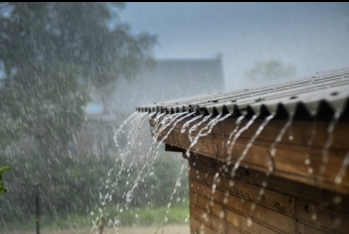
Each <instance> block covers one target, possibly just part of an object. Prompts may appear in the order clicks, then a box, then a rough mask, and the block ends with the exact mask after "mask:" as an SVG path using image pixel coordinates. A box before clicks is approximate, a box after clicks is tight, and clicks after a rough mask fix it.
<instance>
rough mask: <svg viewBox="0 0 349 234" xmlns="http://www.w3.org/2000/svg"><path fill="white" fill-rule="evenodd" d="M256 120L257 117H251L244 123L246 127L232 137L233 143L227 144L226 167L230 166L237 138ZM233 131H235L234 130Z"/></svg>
mask: <svg viewBox="0 0 349 234" xmlns="http://www.w3.org/2000/svg"><path fill="white" fill-rule="evenodd" d="M256 118H257V115H253V116H252V118H251V119H250V121H248V122H247V123H246V125H245V126H244V127H243V128H241V129H240V130H239V131H238V132H237V133H236V135H234V138H233V141H232V142H231V143H230V144H229V146H228V158H227V166H229V165H230V164H231V158H232V151H233V148H234V145H235V142H236V140H237V139H238V138H239V136H240V135H241V133H243V132H244V131H245V130H247V129H248V128H249V127H250V126H251V125H252V123H253V122H254V120H255V119H256ZM234 131H235V130H234Z"/></svg>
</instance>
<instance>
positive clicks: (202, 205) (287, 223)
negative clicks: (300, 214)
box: [195, 190, 295, 233]
mask: <svg viewBox="0 0 349 234" xmlns="http://www.w3.org/2000/svg"><path fill="white" fill-rule="evenodd" d="M199 200H200V202H199ZM213 200H214V203H219V204H220V205H221V206H224V207H225V208H226V210H227V213H228V210H233V211H234V212H236V213H238V214H240V215H243V216H246V217H251V219H252V220H254V221H256V222H258V223H260V224H263V225H265V226H267V227H269V228H270V227H273V228H275V229H277V230H279V231H280V232H284V233H294V232H295V220H294V219H292V218H290V217H288V216H285V215H283V214H280V213H278V212H275V211H273V210H270V209H267V208H265V207H262V206H260V205H256V204H254V203H252V202H249V201H246V200H243V199H241V198H239V197H235V196H233V195H230V196H229V197H228V199H227V202H226V203H224V201H223V200H224V192H223V191H220V190H217V191H216V192H215V194H214V199H213ZM209 202H210V200H209V199H207V198H204V197H202V196H200V195H199V194H198V207H197V208H198V209H200V210H201V211H202V213H200V214H201V215H203V214H205V216H206V217H207V216H209V214H210V213H209V212H206V210H207V206H208V205H209ZM197 215H199V214H195V216H197ZM209 217H211V216H209ZM227 220H228V219H227Z"/></svg>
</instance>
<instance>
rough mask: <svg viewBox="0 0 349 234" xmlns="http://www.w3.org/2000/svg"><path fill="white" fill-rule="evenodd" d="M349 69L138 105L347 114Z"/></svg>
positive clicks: (203, 111) (207, 111)
mask: <svg viewBox="0 0 349 234" xmlns="http://www.w3.org/2000/svg"><path fill="white" fill-rule="evenodd" d="M348 98H349V69H342V70H339V71H335V72H332V74H327V75H322V76H321V77H316V76H313V77H312V78H309V79H302V80H297V81H292V82H287V83H283V84H278V85H271V86H267V87H263V88H256V89H245V90H240V91H232V92H219V93H213V94H204V95H199V96H195V97H190V98H182V99H176V100H170V101H165V102H159V103H152V104H148V105H143V106H139V107H137V108H136V110H137V111H139V112H162V113H163V112H166V113H178V112H195V113H196V115H218V114H223V115H224V114H229V113H230V114H232V115H233V116H240V115H251V116H252V115H258V116H260V117H265V116H267V115H270V114H273V115H274V116H275V117H276V118H287V117H289V116H294V117H295V118H313V117H325V118H326V117H331V118H332V117H333V114H334V113H335V112H339V113H341V114H342V116H348V112H349V107H348Z"/></svg>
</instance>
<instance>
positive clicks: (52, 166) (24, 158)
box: [0, 2, 156, 220]
mask: <svg viewBox="0 0 349 234" xmlns="http://www.w3.org/2000/svg"><path fill="white" fill-rule="evenodd" d="M123 6H124V4H123V3H105V2H103V3H100V2H87V3H69V2H66V3H56V2H36V3H32V2H30V3H26V2H2V3H0V22H1V23H0V32H1V33H0V70H1V73H4V74H5V75H4V77H1V79H0V121H1V126H0V161H3V162H11V166H13V168H14V172H13V173H11V175H8V177H7V178H6V181H8V183H7V184H8V187H9V189H11V191H13V194H12V192H11V196H8V195H7V194H4V196H2V198H0V199H4V200H3V201H0V203H1V204H2V206H1V207H0V213H1V214H0V216H1V218H2V219H3V220H9V219H11V217H17V218H21V219H23V220H25V217H26V215H28V214H31V213H32V202H33V201H34V198H35V196H36V192H35V190H34V189H33V183H34V182H36V181H39V182H41V183H42V184H43V185H42V186H41V187H40V192H41V193H42V195H43V199H44V201H45V203H44V204H43V212H46V213H47V214H50V215H51V214H54V213H55V212H58V211H67V210H70V209H73V210H75V209H76V211H77V212H83V211H86V209H90V206H92V204H93V205H95V204H96V203H98V200H99V189H100V187H101V186H100V185H101V184H102V182H101V179H102V178H105V177H106V174H107V171H108V170H109V168H110V165H114V161H115V159H112V158H110V157H101V158H97V157H96V156H86V157H84V158H83V159H82V158H80V156H78V155H74V154H73V153H72V150H71V144H72V142H73V141H74V134H75V133H76V132H77V131H78V130H79V128H80V127H81V126H82V125H83V123H84V120H85V119H86V116H85V112H84V106H85V105H86V104H87V102H88V101H89V100H90V97H89V90H91V89H92V88H94V89H97V90H99V91H100V92H102V93H103V94H104V95H105V94H106V93H107V91H108V90H111V89H112V88H113V87H114V85H115V81H116V80H117V79H118V78H120V77H127V78H128V77H131V76H132V75H133V74H135V73H137V72H138V70H139V68H140V66H142V65H143V64H147V63H148V62H151V61H152V58H151V49H152V46H153V45H154V43H155V40H156V38H155V37H154V36H152V35H149V34H147V33H143V34H140V35H134V34H132V33H131V32H130V28H129V26H127V25H126V24H124V23H121V22H120V21H118V13H119V10H120V9H122V8H123ZM81 157H83V156H81ZM106 168H108V169H106ZM6 176H7V175H6ZM74 194H79V196H73V195H74ZM80 195H81V196H80Z"/></svg>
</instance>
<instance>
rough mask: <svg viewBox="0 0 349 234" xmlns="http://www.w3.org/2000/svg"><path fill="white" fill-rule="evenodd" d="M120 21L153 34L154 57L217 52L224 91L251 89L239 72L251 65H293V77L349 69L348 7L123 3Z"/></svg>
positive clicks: (346, 5) (178, 56)
mask: <svg viewBox="0 0 349 234" xmlns="http://www.w3.org/2000/svg"><path fill="white" fill-rule="evenodd" d="M120 18H121V20H122V21H125V22H128V23H129V24H130V25H131V28H132V31H133V32H134V33H139V32H141V31H147V32H150V33H153V34H157V35H158V36H159V45H158V46H157V47H156V48H155V51H154V52H155V56H156V57H157V58H212V57H214V56H216V54H217V53H218V52H221V53H223V62H224V75H225V80H226V88H227V89H239V88H241V87H246V86H255V85H256V84H253V83H249V82H248V81H246V79H244V74H245V72H246V70H248V69H249V68H251V67H252V66H253V65H254V62H256V61H260V62H264V61H268V60H270V59H279V60H281V61H282V62H283V63H285V64H293V65H295V66H296V68H297V74H298V76H299V77H304V76H310V75H313V74H314V73H315V72H317V71H326V70H331V69H340V68H348V67H349V30H348V23H349V4H348V3H127V4H126V8H125V9H124V10H123V11H122V12H121V14H120ZM258 85H265V84H258Z"/></svg>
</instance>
